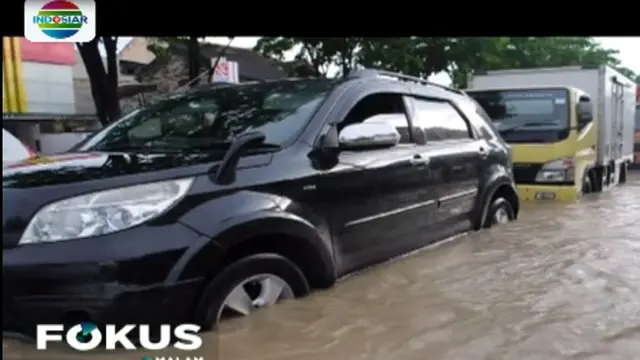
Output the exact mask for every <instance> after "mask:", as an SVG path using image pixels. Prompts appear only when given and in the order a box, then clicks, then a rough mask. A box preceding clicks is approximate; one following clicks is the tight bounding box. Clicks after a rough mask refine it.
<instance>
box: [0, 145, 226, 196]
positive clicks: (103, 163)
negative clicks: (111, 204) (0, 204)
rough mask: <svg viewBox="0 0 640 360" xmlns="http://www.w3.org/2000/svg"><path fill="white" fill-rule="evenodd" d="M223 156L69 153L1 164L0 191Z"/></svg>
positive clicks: (208, 161) (172, 166) (171, 166)
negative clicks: (1, 188) (0, 179)
mask: <svg viewBox="0 0 640 360" xmlns="http://www.w3.org/2000/svg"><path fill="white" fill-rule="evenodd" d="M223 156H224V152H222V151H220V152H215V153H195V154H181V153H177V154H172V153H169V154H139V153H103V152H93V153H70V154H61V155H53V156H38V157H35V158H31V159H26V160H22V161H18V162H12V163H8V164H3V166H2V180H3V188H8V187H10V188H26V187H37V186H46V185H56V184H69V183H74V182H80V181H87V180H93V179H106V178H113V177H119V176H124V175H133V174H140V173H145V172H152V171H159V170H168V169H175V168H180V167H185V166H191V165H198V164H209V165H213V164H212V163H215V162H217V161H220V160H221V159H222V157H223Z"/></svg>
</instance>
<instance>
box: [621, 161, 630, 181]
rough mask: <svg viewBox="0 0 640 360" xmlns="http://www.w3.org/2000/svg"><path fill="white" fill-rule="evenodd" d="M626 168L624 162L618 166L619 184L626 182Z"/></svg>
mask: <svg viewBox="0 0 640 360" xmlns="http://www.w3.org/2000/svg"><path fill="white" fill-rule="evenodd" d="M627 168H628V165H627V163H626V162H623V163H622V164H620V181H619V183H620V184H624V183H626V182H627Z"/></svg>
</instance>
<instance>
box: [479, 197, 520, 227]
mask: <svg viewBox="0 0 640 360" xmlns="http://www.w3.org/2000/svg"><path fill="white" fill-rule="evenodd" d="M485 219H486V220H485V223H484V227H485V228H490V227H493V226H496V225H502V224H506V223H508V222H510V221H512V220H513V219H515V213H514V211H513V207H512V206H511V204H510V203H509V201H507V199H505V198H503V197H499V198H497V199H493V202H492V203H491V206H489V211H487V217H486V218H485Z"/></svg>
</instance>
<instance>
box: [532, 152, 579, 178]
mask: <svg viewBox="0 0 640 360" xmlns="http://www.w3.org/2000/svg"><path fill="white" fill-rule="evenodd" d="M574 168H575V160H574V159H573V158H570V157H567V158H561V159H555V160H551V161H548V162H546V163H545V164H544V165H542V168H540V171H538V174H537V175H536V182H541V183H545V182H546V183H557V182H571V181H573V180H574V176H575V170H574Z"/></svg>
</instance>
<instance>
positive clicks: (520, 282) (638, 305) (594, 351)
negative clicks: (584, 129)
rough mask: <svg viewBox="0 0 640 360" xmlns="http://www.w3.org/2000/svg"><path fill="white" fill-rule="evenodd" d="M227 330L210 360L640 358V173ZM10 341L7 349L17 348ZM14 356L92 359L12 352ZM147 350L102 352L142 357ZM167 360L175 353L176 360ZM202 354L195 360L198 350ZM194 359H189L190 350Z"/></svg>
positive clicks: (531, 209) (213, 345)
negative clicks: (626, 181) (616, 185)
mask: <svg viewBox="0 0 640 360" xmlns="http://www.w3.org/2000/svg"><path fill="white" fill-rule="evenodd" d="M630 182H631V183H630V184H627V185H625V186H623V187H620V188H618V189H615V190H613V191H610V192H607V193H604V194H598V195H593V196H589V197H587V198H584V199H582V200H581V201H580V202H578V203H575V204H569V205H554V204H545V205H542V204H541V205H530V206H527V207H526V208H525V209H524V210H523V212H522V217H521V219H520V220H519V221H518V222H516V223H513V224H510V225H508V226H505V227H501V228H497V229H493V230H490V231H484V232H481V233H472V234H469V235H467V236H463V237H462V238H460V239H457V240H456V241H452V242H449V243H446V244H444V245H442V246H439V247H436V248H433V249H429V250H426V251H423V252H421V253H419V254H417V255H414V256H411V257H408V258H405V259H402V260H399V261H396V262H393V263H390V264H385V265H382V266H379V267H376V268H373V269H371V270H368V271H366V272H363V273H361V274H359V275H358V276H353V277H350V278H348V279H346V280H344V281H342V282H341V283H339V284H338V285H337V286H336V287H335V288H333V289H331V290H328V291H324V292H316V293H314V294H312V295H311V296H309V297H307V298H305V299H301V300H298V301H292V302H289V303H286V304H282V305H280V306H277V307H275V308H273V309H270V310H268V311H263V312H261V313H258V314H256V315H255V316H252V317H250V318H245V319H239V320H237V321H233V322H228V323H226V324H224V326H223V329H222V331H221V334H220V335H219V336H218V339H214V335H211V334H207V335H205V336H207V337H208V338H209V341H208V343H207V349H203V352H202V354H199V355H202V356H204V359H205V360H214V359H223V360H226V359H233V360H235V359H243V360H253V359H255V360H258V359H259V360H267V359H274V360H276V359H278V360H289V359H290V360H303V359H318V360H326V359H332V360H342V359H344V360H347V359H348V360H359V359H362V360H365V359H366V360H412V359H416V360H431V359H434V360H438V359H446V360H476V359H477V360H497V359H513V360H537V359H540V360H552V359H590V360H601V359H602V360H605V359H606V360H617V359H620V360H630V359H637V358H639V357H640V355H639V354H640V298H639V295H638V294H640V261H639V260H638V259H640V235H639V234H640V176H635V177H633V178H632V179H631V180H630ZM5 345H7V344H5ZM3 352H4V353H5V356H6V358H8V359H29V360H37V359H39V358H41V359H46V360H55V359H86V358H87V357H88V356H87V355H86V354H83V355H81V356H77V355H76V356H71V355H69V354H64V353H62V352H60V351H47V353H46V356H44V355H45V354H43V353H34V352H33V350H30V347H29V346H28V345H24V344H16V343H10V344H8V347H5V348H3ZM143 355H146V354H142V353H140V354H132V353H122V352H119V353H117V354H114V353H112V354H103V355H95V354H92V355H91V357H92V358H97V359H104V360H109V359H118V360H124V359H136V360H139V359H140V358H141V357H142V356H143ZM163 355H165V356H167V355H169V354H167V353H164V354H163ZM190 355H191V356H193V355H194V354H190ZM180 356H183V357H182V359H184V356H186V355H185V354H181V355H180Z"/></svg>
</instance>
